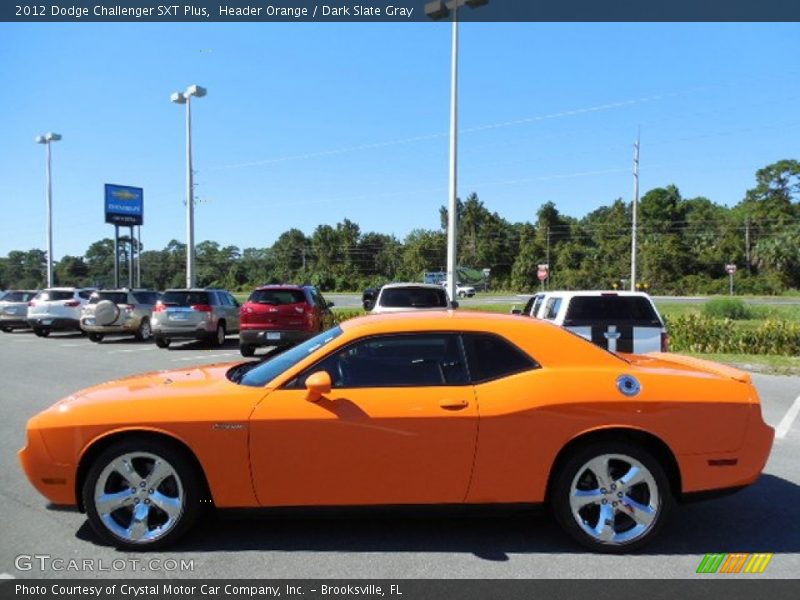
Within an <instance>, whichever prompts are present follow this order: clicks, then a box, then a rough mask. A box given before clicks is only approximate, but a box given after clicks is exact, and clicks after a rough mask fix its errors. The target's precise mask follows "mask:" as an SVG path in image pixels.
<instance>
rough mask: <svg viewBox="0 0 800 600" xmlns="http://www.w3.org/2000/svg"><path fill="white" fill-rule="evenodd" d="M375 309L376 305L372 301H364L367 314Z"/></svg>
mask: <svg viewBox="0 0 800 600" xmlns="http://www.w3.org/2000/svg"><path fill="white" fill-rule="evenodd" d="M374 307H375V303H374V302H372V300H364V310H366V311H367V312H369V311H371V310H372V309H373V308H374Z"/></svg>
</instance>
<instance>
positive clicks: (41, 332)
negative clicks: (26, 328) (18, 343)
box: [33, 327, 50, 337]
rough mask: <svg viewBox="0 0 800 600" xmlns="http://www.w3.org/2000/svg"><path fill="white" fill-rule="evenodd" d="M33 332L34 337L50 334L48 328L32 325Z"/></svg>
mask: <svg viewBox="0 0 800 600" xmlns="http://www.w3.org/2000/svg"><path fill="white" fill-rule="evenodd" d="M33 333H35V334H36V337H47V336H48V335H50V330H49V329H42V328H41V327H34V328H33Z"/></svg>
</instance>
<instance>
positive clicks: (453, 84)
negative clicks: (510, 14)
mask: <svg viewBox="0 0 800 600" xmlns="http://www.w3.org/2000/svg"><path fill="white" fill-rule="evenodd" d="M488 2H489V0H449V1H448V2H445V1H444V0H436V1H434V2H428V3H427V4H426V5H425V14H426V15H428V17H430V18H431V19H434V20H437V21H438V20H439V19H443V18H446V17H447V16H448V15H450V14H451V12H450V11H452V15H451V16H452V19H453V26H452V34H451V49H450V53H451V54H450V185H449V191H448V204H447V206H448V208H447V293H448V295H449V296H450V301H454V300H455V298H456V280H457V279H458V273H457V268H456V265H457V257H456V232H457V229H456V226H457V218H458V215H457V214H456V194H457V193H458V192H457V177H458V173H457V164H458V161H457V152H458V7H459V6H463V5H465V4H466V5H467V6H469V7H470V8H475V7H477V6H481V5H483V4H487V3H488Z"/></svg>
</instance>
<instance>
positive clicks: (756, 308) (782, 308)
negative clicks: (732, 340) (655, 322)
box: [656, 301, 800, 327]
mask: <svg viewBox="0 0 800 600" xmlns="http://www.w3.org/2000/svg"><path fill="white" fill-rule="evenodd" d="M656 307H657V308H658V311H659V312H660V313H661V314H662V315H663V316H665V317H666V318H667V319H669V318H670V317H673V318H674V317H680V316H685V315H690V314H697V315H700V314H703V305H702V304H699V303H698V304H688V303H685V302H669V301H660V302H656ZM749 308H750V310H752V311H753V317H754V318H753V319H746V320H742V321H737V323H741V324H742V325H743V326H745V327H755V326H757V325H759V324H760V323H762V322H763V321H765V320H767V319H772V320H778V321H792V322H800V305H796V304H788V305H782V304H778V305H765V304H761V305H749Z"/></svg>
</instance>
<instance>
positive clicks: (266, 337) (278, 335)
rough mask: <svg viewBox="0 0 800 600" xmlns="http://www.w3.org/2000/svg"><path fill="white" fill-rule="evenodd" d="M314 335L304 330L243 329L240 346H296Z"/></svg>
mask: <svg viewBox="0 0 800 600" xmlns="http://www.w3.org/2000/svg"><path fill="white" fill-rule="evenodd" d="M313 335H314V333H313V332H310V331H302V330H289V331H284V330H274V329H242V330H241V331H239V345H240V346H282V345H289V344H291V345H295V344H299V343H300V342H304V341H306V340H307V339H308V338H310V337H312V336H313Z"/></svg>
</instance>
